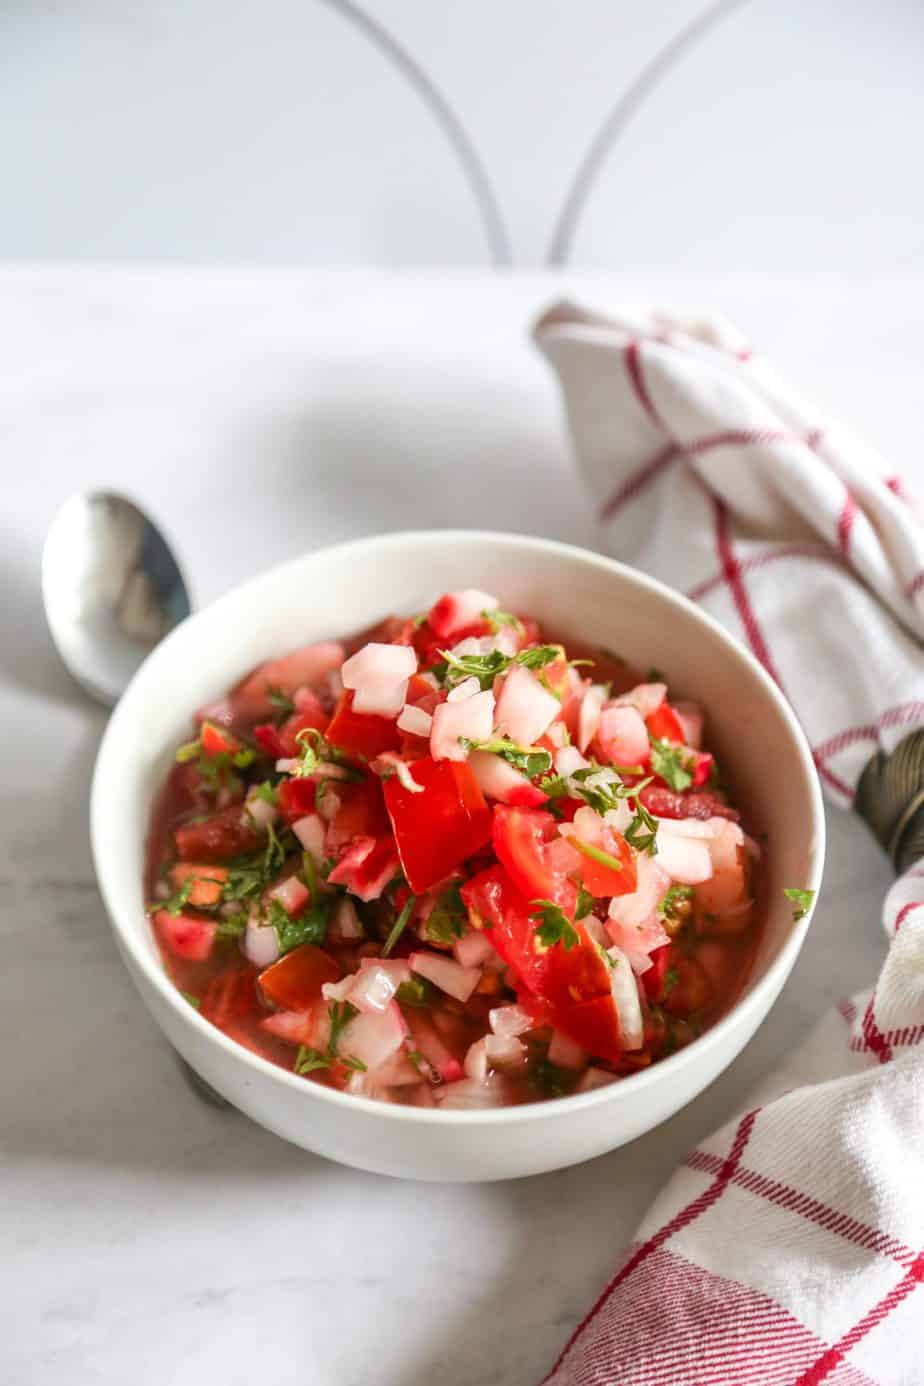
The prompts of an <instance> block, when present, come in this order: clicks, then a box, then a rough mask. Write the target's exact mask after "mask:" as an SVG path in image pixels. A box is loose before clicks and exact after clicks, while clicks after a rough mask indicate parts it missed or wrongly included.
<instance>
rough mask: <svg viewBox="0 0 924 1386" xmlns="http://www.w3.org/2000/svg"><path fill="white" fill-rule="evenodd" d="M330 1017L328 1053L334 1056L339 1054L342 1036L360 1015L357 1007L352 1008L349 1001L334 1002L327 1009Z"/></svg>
mask: <svg viewBox="0 0 924 1386" xmlns="http://www.w3.org/2000/svg"><path fill="white" fill-rule="evenodd" d="M327 1014H328V1016H329V1017H330V1039H329V1040H328V1043H327V1049H328V1053H330V1054H331V1055H332V1056H333V1055H334V1054H336V1053H337V1049H338V1046H339V1044H340V1036H341V1035H342V1033H343V1031H344V1030H345V1029H346V1027H347V1026H348V1025H349V1023H350V1021H351V1020H352V1019H353V1017H354V1015H358V1014H359V1012H358V1011H357V1009H356V1007H355V1006H351V1005H350V1003H349V1001H332V1002H331V1004H330V1006H329V1007H328V1008H327Z"/></svg>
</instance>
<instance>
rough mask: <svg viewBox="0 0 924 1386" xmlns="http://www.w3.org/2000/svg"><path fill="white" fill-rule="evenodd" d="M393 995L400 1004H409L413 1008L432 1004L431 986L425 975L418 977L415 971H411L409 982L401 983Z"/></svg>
mask: <svg viewBox="0 0 924 1386" xmlns="http://www.w3.org/2000/svg"><path fill="white" fill-rule="evenodd" d="M395 996H396V999H397V1001H398V1002H399V1003H400V1004H401V1005H402V1006H411V1007H413V1008H414V1009H415V1010H421V1009H422V1008H423V1007H424V1006H429V1005H431V1004H432V1002H433V987H432V986H431V985H430V983H429V982H428V981H427V979H426V977H418V976H417V974H416V972H415V973H412V975H411V980H410V981H409V982H402V983H401V985H400V986H399V988H398V990H397V992H396V993H395Z"/></svg>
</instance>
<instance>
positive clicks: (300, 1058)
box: [292, 1044, 330, 1075]
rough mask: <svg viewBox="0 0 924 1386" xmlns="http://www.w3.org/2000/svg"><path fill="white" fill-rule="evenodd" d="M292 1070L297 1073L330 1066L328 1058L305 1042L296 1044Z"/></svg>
mask: <svg viewBox="0 0 924 1386" xmlns="http://www.w3.org/2000/svg"><path fill="white" fill-rule="evenodd" d="M292 1068H293V1071H294V1072H295V1073H299V1074H302V1075H304V1074H306V1073H315V1072H316V1071H317V1070H318V1069H319V1068H330V1059H329V1058H328V1056H327V1055H326V1054H322V1053H320V1051H319V1050H317V1049H309V1048H308V1046H307V1045H306V1044H300V1045H299V1046H298V1053H297V1054H296V1055H295V1063H294V1064H293V1065H292Z"/></svg>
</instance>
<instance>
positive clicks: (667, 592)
mask: <svg viewBox="0 0 924 1386" xmlns="http://www.w3.org/2000/svg"><path fill="white" fill-rule="evenodd" d="M434 543H439V544H441V545H446V544H452V543H470V544H475V543H488V544H502V545H504V546H505V547H508V548H511V549H518V550H520V551H521V552H522V553H524V554H525V553H532V554H538V553H542V552H544V553H554V554H557V555H558V556H560V557H561V558H563V559H566V560H568V561H570V562H572V563H577V564H579V565H584V566H585V567H589V568H594V569H597V570H598V571H602V572H603V573H605V574H606V575H607V576H608V577H611V578H614V579H616V580H618V581H620V582H622V583H628V584H629V585H630V586H634V587H636V588H637V589H640V590H641V591H642V592H643V593H644V594H645V595H647V596H648V597H651V598H654V599H655V600H657V601H660V602H663V603H666V604H667V605H669V606H673V607H674V608H675V609H677V610H678V611H679V612H680V613H682V614H684V615H685V616H687V617H688V618H690V619H692V620H693V621H694V622H696V623H698V624H700V625H702V626H704V627H706V628H707V629H708V630H709V631H710V632H711V633H712V634H713V635H714V636H715V637H716V638H717V639H718V641H719V643H720V644H721V645H722V646H723V647H724V650H725V652H726V653H727V654H728V655H729V657H730V658H731V660H732V661H733V662H736V663H738V664H739V665H741V666H742V667H743V669H744V670H745V671H746V672H747V673H748V674H749V675H750V677H751V678H753V679H756V680H757V682H758V683H759V684H761V685H762V687H763V689H764V691H765V692H766V693H767V694H768V695H769V697H770V699H771V701H772V702H773V703H774V704H775V706H776V710H777V712H778V713H779V714H780V716H781V719H782V721H783V723H784V725H785V727H786V729H787V731H788V733H789V735H790V738H791V740H792V742H793V745H794V747H795V749H796V752H797V756H798V759H799V762H800V765H801V769H802V772H803V775H802V785H801V791H802V792H803V793H804V794H805V795H806V796H807V798H808V802H809V807H810V816H811V819H812V828H813V835H812V844H811V847H810V856H809V863H810V865H809V873H808V875H809V879H808V881H807V883H806V886H805V888H806V889H809V890H812V891H813V898H812V903H811V906H810V908H809V909H808V911H807V912H806V914H805V915H804V916H803V917H802V918H801V919H800V920H794V922H793V928H792V929H791V931H790V933H789V934H788V936H787V937H786V939H785V940H784V942H783V944H782V946H781V947H780V949H779V952H778V953H777V955H776V957H775V958H773V960H772V961H771V963H770V964H769V966H768V967H767V969H766V971H765V972H764V974H763V976H761V977H760V978H759V979H758V980H757V982H756V983H755V984H754V987H753V989H752V990H751V991H750V992H749V993H748V994H747V995H744V996H742V997H739V999H738V1000H737V1001H735V1003H734V1004H733V1005H732V1006H731V1008H730V1009H729V1010H728V1011H727V1012H726V1014H725V1015H723V1016H722V1017H721V1019H720V1020H718V1021H717V1022H716V1023H715V1025H713V1026H711V1027H710V1028H709V1029H708V1030H707V1031H705V1033H704V1034H702V1035H700V1036H699V1037H698V1038H697V1039H695V1040H693V1041H692V1043H691V1044H689V1045H687V1046H686V1047H685V1048H684V1049H681V1050H680V1051H678V1052H677V1053H676V1054H672V1055H669V1056H668V1057H667V1058H664V1059H660V1060H659V1061H658V1062H657V1063H656V1064H653V1065H652V1066H651V1067H650V1068H647V1069H645V1070H643V1071H641V1072H639V1073H635V1074H631V1075H628V1076H626V1077H624V1078H621V1079H620V1080H619V1081H618V1082H615V1083H610V1084H606V1085H605V1086H602V1087H600V1088H595V1089H592V1090H591V1091H590V1092H585V1093H570V1094H568V1095H567V1096H565V1097H560V1098H547V1099H545V1100H543V1101H537V1102H526V1103H520V1104H516V1105H512V1106H507V1107H491V1108H484V1109H475V1110H473V1111H454V1110H450V1111H443V1110H441V1109H439V1108H426V1107H410V1106H404V1105H400V1104H397V1103H390V1102H382V1101H380V1100H379V1099H377V1098H371V1097H364V1096H362V1095H360V1094H356V1093H346V1092H339V1091H337V1090H336V1089H333V1088H327V1087H324V1086H322V1085H321V1084H320V1083H306V1082H305V1080H304V1079H303V1078H301V1077H299V1076H298V1075H297V1074H295V1073H291V1072H289V1071H288V1070H287V1069H284V1068H282V1067H281V1066H280V1065H278V1064H273V1063H271V1062H270V1061H269V1060H268V1059H264V1058H263V1057H262V1056H260V1055H259V1054H255V1053H254V1052H253V1051H252V1050H250V1049H247V1048H245V1047H244V1046H243V1045H241V1044H238V1043H237V1042H236V1041H235V1040H233V1039H231V1038H229V1037H228V1036H227V1035H225V1034H224V1032H223V1031H221V1030H219V1029H218V1027H217V1026H215V1025H211V1024H209V1022H208V1021H207V1020H205V1019H204V1018H203V1017H202V1016H201V1015H199V1013H198V1011H196V1010H195V1008H194V1007H192V1006H190V1005H189V1003H188V1002H187V1001H185V1000H184V998H183V997H182V995H181V993H180V992H179V990H178V989H177V988H176V987H175V986H174V984H173V983H172V982H171V981H170V979H169V977H168V975H167V973H166V971H165V970H164V969H163V968H162V967H160V966H158V960H157V958H156V957H155V956H154V955H153V954H152V953H149V952H148V951H147V950H145V949H143V948H142V947H141V946H140V944H139V941H138V939H137V938H136V936H135V933H134V930H133V928H132V927H131V926H129V925H128V924H126V923H124V922H123V910H122V906H121V904H120V902H119V901H118V899H117V898H116V891H115V887H114V885H113V881H112V878H111V874H110V873H111V868H110V858H112V857H113V855H114V854H117V852H118V850H119V844H118V834H117V833H115V834H114V833H112V831H111V823H110V822H109V820H108V819H107V812H108V807H109V803H108V799H109V796H108V785H109V782H110V781H111V779H112V777H113V776H114V775H116V774H117V773H118V772H119V770H120V767H121V765H122V761H121V760H119V761H117V759H116V748H117V744H118V742H119V740H120V738H121V731H122V726H123V724H124V723H129V724H130V722H131V720H132V718H133V716H134V715H135V707H134V705H135V702H136V700H137V698H138V697H139V696H140V694H139V690H140V692H141V693H143V692H144V685H145V683H146V682H147V681H148V680H149V679H152V678H154V677H155V675H156V672H157V669H158V667H159V666H160V664H161V662H162V661H166V660H167V659H169V658H170V657H171V656H172V652H173V647H174V645H176V644H177V643H179V642H182V641H184V640H187V639H189V632H190V631H191V630H192V631H194V630H195V629H196V628H197V627H198V626H199V625H201V624H202V623H204V622H211V621H213V620H216V619H220V618H221V616H222V614H223V613H224V612H226V611H232V610H233V609H234V607H235V605H236V603H237V602H238V601H239V600H240V598H241V597H242V596H243V595H244V594H245V593H251V592H253V591H255V590H256V589H258V588H259V587H260V586H261V585H264V584H265V585H266V586H270V585H275V584H276V583H278V582H279V581H280V580H283V579H284V578H285V577H286V576H290V577H291V578H293V579H294V578H295V576H296V574H298V575H301V574H302V573H303V572H304V570H305V569H306V568H309V569H310V567H311V566H312V565H313V564H318V565H322V564H323V563H325V562H328V561H329V560H330V559H331V557H332V556H335V555H336V556H338V557H340V556H342V557H345V558H349V555H350V553H351V552H352V551H355V550H361V549H369V548H376V549H378V550H380V551H381V552H382V554H383V557H387V555H388V553H389V551H392V550H395V549H400V550H401V552H402V557H403V558H405V559H406V558H407V551H408V549H409V548H411V549H413V548H420V549H423V550H426V548H427V547H429V546H432V545H433V544H434ZM142 706H143V704H142ZM90 842H91V850H92V856H93V865H94V869H95V872H96V878H97V882H98V884H99V888H100V894H101V896H102V899H103V903H104V905H105V907H106V912H107V914H108V916H109V921H110V925H111V927H112V930H113V933H114V934H115V937H116V941H117V943H118V944H119V947H120V948H121V949H122V950H123V951H124V952H125V953H126V954H127V955H128V957H129V958H130V959H131V964H132V966H131V967H130V968H129V969H128V970H129V973H130V974H131V973H132V969H133V968H135V969H137V970H138V971H139V972H140V973H141V974H142V975H143V976H144V979H145V981H146V982H147V983H148V984H149V985H150V986H152V987H153V988H154V990H155V992H157V993H158V995H159V996H160V998H161V999H162V1000H163V1001H164V1002H165V1003H166V1004H167V1006H168V1007H169V1008H170V1009H172V1010H173V1011H174V1012H175V1014H176V1016H177V1017H178V1019H179V1020H180V1023H181V1024H182V1025H185V1026H187V1027H189V1028H190V1029H191V1031H192V1032H193V1033H194V1034H198V1035H199V1037H200V1038H203V1039H205V1040H207V1041H208V1043H210V1044H213V1045H216V1046H217V1047H218V1049H219V1050H221V1051H224V1052H225V1053H226V1054H227V1055H228V1056H229V1057H230V1058H231V1059H232V1060H236V1061H237V1062H239V1063H241V1064H243V1065H244V1068H245V1070H246V1069H250V1070H251V1071H252V1072H253V1073H254V1074H255V1076H257V1077H260V1078H264V1079H267V1080H268V1081H270V1082H272V1083H276V1084H278V1085H279V1088H280V1092H291V1093H301V1094H302V1096H303V1099H304V1100H310V1101H320V1102H322V1103H330V1104H333V1107H334V1108H335V1109H339V1110H341V1111H342V1112H344V1113H346V1112H350V1111H352V1112H354V1113H356V1114H357V1115H359V1114H360V1113H365V1114H367V1115H369V1116H376V1117H378V1118H380V1119H381V1120H384V1121H389V1122H398V1123H409V1124H411V1125H415V1124H419V1125H424V1126H431V1125H436V1126H459V1125H476V1126H495V1125H506V1124H508V1123H509V1124H514V1125H518V1124H520V1123H522V1122H527V1123H528V1122H531V1121H533V1122H535V1121H541V1120H543V1119H546V1118H548V1117H549V1116H550V1115H551V1114H552V1113H564V1112H569V1111H574V1112H577V1111H578V1110H581V1111H586V1110H588V1109H590V1108H593V1107H597V1106H603V1105H604V1104H608V1103H611V1102H615V1101H618V1100H622V1101H626V1100H630V1099H631V1097H632V1095H633V1094H634V1093H637V1092H643V1091H645V1090H647V1089H648V1088H651V1087H654V1086H656V1085H657V1084H659V1083H661V1082H665V1081H667V1079H668V1078H669V1077H670V1076H672V1075H673V1076H679V1075H680V1074H682V1072H683V1071H684V1070H685V1069H686V1068H689V1067H690V1066H691V1065H695V1064H696V1063H697V1061H698V1060H699V1059H701V1058H703V1057H704V1056H705V1055H706V1054H707V1053H709V1052H711V1051H713V1050H715V1049H718V1048H721V1047H722V1045H723V1044H724V1042H725V1040H726V1038H728V1037H730V1035H731V1034H732V1033H733V1032H734V1031H735V1030H736V1029H737V1028H738V1026H739V1025H740V1024H741V1021H742V1019H743V1018H744V1017H745V1016H746V1014H747V1013H748V1012H754V1011H755V1010H757V1011H759V1010H760V1008H761V1000H762V998H763V997H764V996H765V995H766V994H767V993H768V992H770V993H771V994H772V999H771V1001H770V1003H769V1004H768V1006H767V1007H766V1010H765V1013H766V1011H769V1009H770V1008H771V1007H772V1005H773V1004H774V1001H775V998H776V994H778V992H779V991H780V990H781V988H782V986H783V984H784V983H785V981H786V978H787V976H788V975H789V972H790V971H791V969H792V967H793V965H794V963H795V961H796V958H797V957H798V955H799V952H800V951H801V948H802V944H803V942H804V941H805V936H806V934H807V932H808V929H809V927H810V925H811V922H812V918H813V915H814V911H815V907H816V905H817V902H818V896H819V890H820V886H821V881H822V874H823V869H824V860H825V814H824V804H823V799H822V794H821V786H820V783H819V780H818V775H817V772H816V770H815V764H814V761H813V759H812V754H811V750H810V748H809V745H808V741H807V739H806V736H805V733H804V732H803V730H802V727H801V726H800V724H799V722H798V721H797V719H796V716H795V713H794V712H793V710H792V708H791V707H790V705H789V703H788V702H787V700H786V698H785V697H784V696H783V694H782V692H781V691H780V689H779V687H778V685H777V684H776V683H775V681H774V680H773V679H772V678H771V677H770V675H769V674H768V673H767V671H766V670H765V669H764V668H763V666H762V665H761V664H760V663H759V661H758V660H757V659H755V657H754V656H753V655H752V654H751V652H750V651H749V650H748V649H746V648H745V646H744V645H743V644H742V643H741V642H739V641H738V640H736V639H734V637H733V636H732V635H730V634H729V632H728V631H727V630H726V629H725V627H724V626H723V625H721V624H720V622H719V621H717V620H716V619H715V617H713V616H711V615H709V613H708V612H706V611H703V610H702V608H701V607H699V606H697V605H696V604H695V603H694V602H692V601H691V600H690V599H689V598H688V597H685V596H684V595H683V594H682V593H680V592H676V591H674V590H673V589H672V588H670V587H668V586H667V585H666V584H665V583H663V582H661V581H660V580H659V579H658V578H654V577H651V576H649V575H648V574H647V573H643V572H641V571H640V570H639V569H637V568H633V567H631V566H629V565H628V564H624V563H621V562H619V560H618V559H615V558H610V557H609V556H608V555H606V554H602V553H596V552H594V551H592V550H590V549H584V548H581V547H579V546H578V545H575V544H566V543H562V542H560V541H558V540H555V539H545V538H541V537H539V536H533V535H525V534H512V533H508V532H504V531H502V530H498V531H494V530H483V529H426V530H406V531H399V532H395V533H389V534H371V535H365V536H362V537H360V538H356V539H350V540H347V541H345V542H342V543H335V544H330V545H326V546H324V547H322V548H320V549H315V550H312V551H311V552H310V553H307V554H302V555H299V556H297V557H294V558H290V559H287V560H285V561H283V562H282V563H278V564H275V565H273V567H271V568H269V569H266V570H264V571H263V572H262V573H259V574H257V575H256V576H254V577H252V578H248V579H247V580H246V581H244V582H241V583H238V584H236V585H235V586H234V587H232V588H231V589H230V591H228V592H226V593H224V594H223V595H222V596H220V597H218V598H217V599H216V600H215V601H213V602H211V603H209V604H208V605H207V606H205V607H203V608H201V610H199V611H196V612H193V614H192V615H190V616H189V617H187V618H186V620H184V621H182V622H181V623H180V624H179V625H178V626H176V627H175V628H174V629H173V630H172V631H171V632H170V633H169V634H168V635H167V636H166V637H165V638H164V639H163V640H162V641H161V642H160V643H159V644H158V645H157V646H156V647H155V649H153V650H152V651H151V653H150V654H149V655H148V656H147V658H146V659H145V660H144V662H143V663H142V664H141V666H140V667H139V669H138V670H137V672H136V673H135V675H134V677H133V678H132V680H131V682H130V684H129V685H128V688H127V689H126V690H125V692H124V694H123V695H122V698H121V699H120V701H119V703H118V705H117V706H116V708H115V711H114V712H113V714H112V716H111V718H110V720H109V722H108V724H107V726H106V729H105V731H104V733H103V738H102V741H101V743H100V747H99V750H98V752H97V757H96V763H95V765H94V769H93V780H92V785H91V791H90ZM135 980H136V979H135V978H134V977H133V981H135ZM136 985H137V981H136ZM138 989H139V991H140V990H141V988H140V986H139V987H138ZM142 999H144V997H143V995H142ZM760 1023H761V1020H760V1019H758V1021H757V1025H759V1024H760ZM755 1028H756V1026H755ZM730 1062H731V1061H730Z"/></svg>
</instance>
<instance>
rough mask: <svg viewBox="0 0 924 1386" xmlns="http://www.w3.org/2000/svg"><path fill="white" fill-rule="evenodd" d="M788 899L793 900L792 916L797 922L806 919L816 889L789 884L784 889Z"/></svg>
mask: <svg viewBox="0 0 924 1386" xmlns="http://www.w3.org/2000/svg"><path fill="white" fill-rule="evenodd" d="M783 894H784V895H785V896H786V899H787V900H789V901H791V902H792V905H793V912H792V917H793V919H794V920H796V922H798V921H799V920H800V919H804V918H805V916H806V915H807V914H808V912H809V910H810V909H811V908H812V901H813V900H814V899H815V892H814V890H800V889H799V888H798V886H787V887H786V888H785V890H784V891H783Z"/></svg>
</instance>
